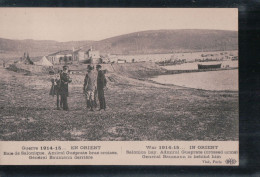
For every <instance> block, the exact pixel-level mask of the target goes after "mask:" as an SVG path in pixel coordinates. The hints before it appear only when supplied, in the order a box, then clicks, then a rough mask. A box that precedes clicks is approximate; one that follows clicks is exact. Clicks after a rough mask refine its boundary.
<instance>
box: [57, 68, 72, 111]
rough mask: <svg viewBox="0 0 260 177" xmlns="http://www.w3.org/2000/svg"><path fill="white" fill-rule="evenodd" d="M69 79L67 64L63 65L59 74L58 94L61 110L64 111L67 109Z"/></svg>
mask: <svg viewBox="0 0 260 177" xmlns="http://www.w3.org/2000/svg"><path fill="white" fill-rule="evenodd" d="M71 81H72V80H71V78H70V76H69V73H68V66H63V71H62V73H61V75H60V95H61V103H62V107H63V110H66V111H68V110H69V107H68V99H67V97H68V96H69V83H70V82H71Z"/></svg>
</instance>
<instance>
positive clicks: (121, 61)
mask: <svg viewBox="0 0 260 177" xmlns="http://www.w3.org/2000/svg"><path fill="white" fill-rule="evenodd" d="M117 63H126V60H123V59H118V60H117Z"/></svg>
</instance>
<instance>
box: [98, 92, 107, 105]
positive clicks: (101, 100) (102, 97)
mask: <svg viewBox="0 0 260 177" xmlns="http://www.w3.org/2000/svg"><path fill="white" fill-rule="evenodd" d="M98 100H99V105H100V109H106V100H105V94H104V89H98Z"/></svg>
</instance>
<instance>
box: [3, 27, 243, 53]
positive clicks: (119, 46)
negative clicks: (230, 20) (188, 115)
mask: <svg viewBox="0 0 260 177" xmlns="http://www.w3.org/2000/svg"><path fill="white" fill-rule="evenodd" d="M91 46H92V47H93V48H94V49H96V50H99V51H100V52H101V53H102V54H108V53H109V54H151V53H170V52H191V51H202V50H203V51H216V50H236V49H238V32H237V31H224V30H151V31H142V32H135V33H130V34H125V35H120V36H116V37H112V38H108V39H104V40H100V41H69V42H57V41H50V40H30V39H27V40H10V39H3V38H0V54H1V55H2V56H3V54H14V55H16V54H17V55H18V54H19V56H21V54H23V52H24V51H28V52H29V53H30V55H31V56H42V55H47V54H49V53H52V52H56V51H59V50H66V49H72V48H73V47H74V48H75V49H76V48H79V47H82V48H83V49H86V50H87V49H89V48H90V47H91Z"/></svg>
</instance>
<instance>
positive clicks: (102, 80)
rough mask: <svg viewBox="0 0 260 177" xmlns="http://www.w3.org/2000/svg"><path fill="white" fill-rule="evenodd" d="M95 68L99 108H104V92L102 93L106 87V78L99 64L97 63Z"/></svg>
mask: <svg viewBox="0 0 260 177" xmlns="http://www.w3.org/2000/svg"><path fill="white" fill-rule="evenodd" d="M96 69H97V71H98V76H97V92H98V100H99V105H100V109H99V110H102V109H104V110H106V101H105V94H104V88H105V87H106V84H107V80H106V77H105V74H104V71H102V70H101V65H97V66H96Z"/></svg>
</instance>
